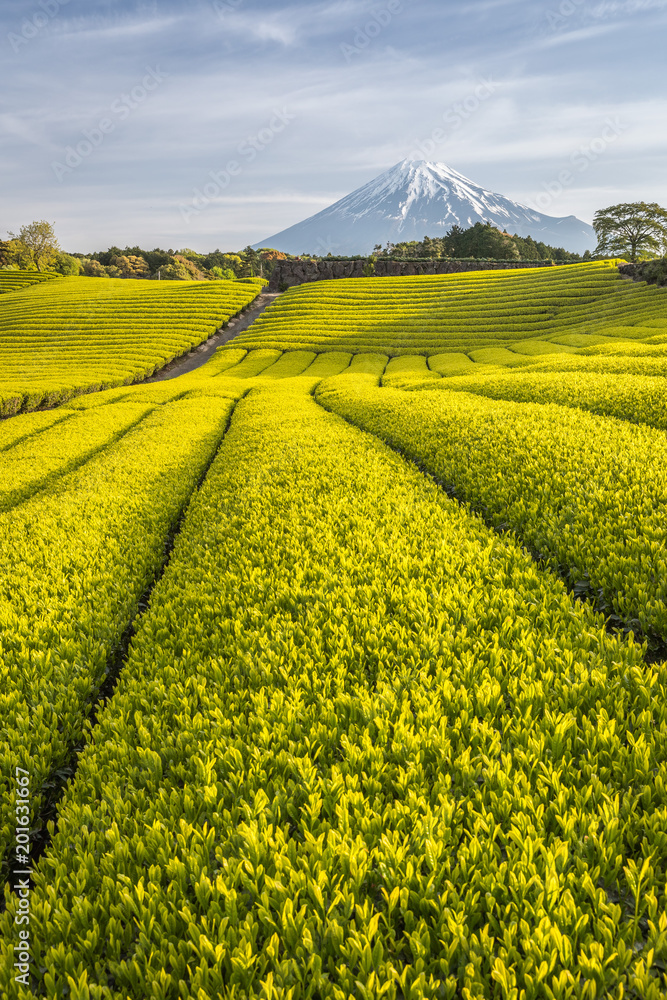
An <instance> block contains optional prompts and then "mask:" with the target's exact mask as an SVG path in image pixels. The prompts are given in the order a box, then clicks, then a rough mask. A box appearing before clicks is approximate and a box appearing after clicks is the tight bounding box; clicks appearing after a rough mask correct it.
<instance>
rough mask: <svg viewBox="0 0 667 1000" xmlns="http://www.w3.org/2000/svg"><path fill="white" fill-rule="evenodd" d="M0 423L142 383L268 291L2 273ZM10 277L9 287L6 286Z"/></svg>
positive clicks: (257, 286) (253, 286) (236, 285)
mask: <svg viewBox="0 0 667 1000" xmlns="http://www.w3.org/2000/svg"><path fill="white" fill-rule="evenodd" d="M21 273H23V274H24V275H27V276H28V277H31V280H32V281H33V284H31V285H29V286H28V285H26V286H25V287H22V288H20V289H18V290H16V289H14V290H12V289H11V287H10V289H9V290H8V292H7V294H5V295H0V414H2V415H8V414H11V413H16V412H18V411H19V410H21V409H23V410H30V409H36V408H38V407H40V406H45V405H53V404H54V403H58V402H62V401H64V400H66V399H68V398H71V397H72V396H73V395H76V394H78V393H81V392H90V391H96V390H99V389H106V388H109V387H111V386H114V385H123V384H127V383H132V382H138V381H141V380H142V379H144V378H146V376H148V375H151V374H152V373H153V372H154V371H155V370H156V369H159V368H162V367H163V366H164V365H165V364H167V363H168V362H169V361H172V360H173V359H174V358H178V357H180V356H181V355H182V354H185V353H187V352H188V351H190V350H191V349H192V348H193V347H196V346H197V345H198V344H201V343H202V342H203V341H205V340H207V339H208V338H209V337H210V336H211V335H212V334H213V333H215V331H216V330H217V329H218V328H219V327H222V326H223V325H224V324H226V323H227V322H228V320H229V319H230V318H231V317H232V316H234V315H236V314H237V313H238V312H240V311H241V310H242V309H244V308H245V307H246V306H247V305H249V304H250V302H252V300H253V299H254V298H255V297H256V296H257V295H258V294H259V292H260V290H261V283H260V282H259V281H257V282H251V283H248V284H245V283H242V282H233V281H225V282H176V281H159V282H156V281H123V280H122V279H117V278H112V279H105V280H101V279H94V278H57V279H55V280H45V281H43V282H39V283H36V282H35V281H34V278H35V276H36V272H16V271H4V272H3V271H0V291H2V289H3V284H5V283H7V284H9V285H10V286H11V285H12V282H15V281H16V280H17V279H16V278H15V275H17V274H19V275H20V274H21ZM7 275H8V276H9V277H8V278H7V277H5V276H7Z"/></svg>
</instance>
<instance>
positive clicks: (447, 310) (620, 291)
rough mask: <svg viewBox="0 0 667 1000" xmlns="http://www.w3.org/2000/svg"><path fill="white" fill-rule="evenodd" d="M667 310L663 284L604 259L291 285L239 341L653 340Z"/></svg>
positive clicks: (468, 343)
mask: <svg viewBox="0 0 667 1000" xmlns="http://www.w3.org/2000/svg"><path fill="white" fill-rule="evenodd" d="M661 317H664V293H663V292H662V291H661V290H659V289H656V288H652V287H646V286H644V285H642V284H634V283H632V282H630V281H626V280H624V279H622V278H621V276H620V275H619V273H618V270H617V268H616V266H615V265H614V263H613V262H602V263H593V264H575V265H567V266H563V267H554V268H548V269H544V270H543V269H535V270H517V271H481V272H474V273H466V274H452V275H442V276H428V277H403V278H354V279H349V280H346V279H343V280H339V281H320V282H314V283H312V284H308V285H301V286H299V287H297V288H292V289H290V290H289V291H287V292H285V293H284V294H283V295H282V296H281V297H280V298H279V299H278V300H277V301H276V302H275V303H274V304H273V305H272V306H271V307H270V308H269V309H268V310H267V312H266V313H265V314H264V315H263V316H262V317H260V319H259V320H258V321H257V323H255V324H253V326H252V327H251V329H250V330H248V331H247V332H246V333H244V334H243V335H242V336H241V337H239V338H237V339H236V340H235V341H234V344H235V346H239V347H244V348H269V349H278V350H312V351H323V350H345V351H351V352H353V353H356V352H359V351H382V352H383V353H385V354H388V355H390V356H396V355H401V354H406V353H407V354H412V353H418V354H424V355H430V354H435V353H440V352H443V351H456V352H459V351H464V352H468V351H471V350H475V349H479V348H485V347H494V346H499V347H510V346H511V345H513V344H518V343H520V342H522V341H528V340H530V341H532V340H535V339H538V340H540V341H541V340H546V341H550V342H551V341H555V340H556V341H557V340H558V339H559V337H561V336H562V335H566V334H567V335H570V336H571V335H581V336H583V337H584V338H592V337H594V336H595V337H598V338H599V337H619V336H621V337H629V338H631V339H642V338H650V337H651V336H652V335H654V334H655V333H656V332H657V331H656V330H655V329H654V323H655V322H658V323H659V322H660V319H661ZM586 343H591V340H590V339H589V340H583V341H582V343H581V344H578V345H577V346H582V347H583V346H584V345H585V344H586Z"/></svg>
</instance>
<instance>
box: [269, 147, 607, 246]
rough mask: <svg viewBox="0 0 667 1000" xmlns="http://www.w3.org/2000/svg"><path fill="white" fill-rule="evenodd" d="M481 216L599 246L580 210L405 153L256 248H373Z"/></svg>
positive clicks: (548, 238)
mask: <svg viewBox="0 0 667 1000" xmlns="http://www.w3.org/2000/svg"><path fill="white" fill-rule="evenodd" d="M476 222H490V223H492V224H493V225H494V226H497V227H498V228H499V229H502V230H506V231H507V232H509V233H511V234H512V235H514V234H515V233H516V234H517V235H519V236H532V237H533V239H536V240H542V241H543V242H544V243H547V244H549V245H550V246H556V247H564V248H565V249H566V250H570V251H573V252H576V253H583V252H584V251H585V250H594V249H595V246H596V239H595V233H594V231H593V227H592V226H589V225H588V223H586V222H582V221H581V220H580V219H577V218H576V217H575V216H574V215H568V216H566V217H564V218H557V217H554V216H551V215H543V214H542V213H541V212H537V211H534V210H533V209H532V208H528V207H527V206H526V205H521V204H519V202H516V201H511V200H510V199H509V198H505V197H503V195H501V194H495V193H494V192H493V191H486V190H485V189H484V188H481V187H480V186H479V185H478V184H475V183H474V181H471V180H469V179H468V178H467V177H464V176H463V174H459V173H458V172H457V171H456V170H452V169H451V167H447V166H445V164H444V163H429V162H427V161H426V160H403V162H402V163H397V164H396V166H395V167H392V168H391V170H387V172H386V173H384V174H381V175H380V176H379V177H376V178H375V180H372V181H370V182H369V183H368V184H364V186H363V187H360V188H358V189H357V190H356V191H353V192H352V194H349V195H347V196H346V197H345V198H341V200H340V201H337V202H336V203H335V204H334V205H331V206H330V207H329V208H325V209H324V211H322V212H318V213H317V215H313V216H311V217H310V218H309V219H305V220H304V221H303V222H299V223H297V225H295V226H290V228H289V229H285V230H283V231H282V232H281V233H276V235H275V236H270V237H269V238H268V239H267V240H263V241H262V242H261V243H258V244H256V249H261V248H262V247H273V248H274V249H276V250H282V251H283V252H284V253H291V254H300V253H309V254H316V255H318V256H326V254H327V253H331V254H333V255H334V256H344V255H345V254H352V255H354V254H366V253H370V252H371V251H372V249H373V247H374V246H375V245H376V244H377V243H380V244H382V245H384V244H385V243H387V241H390V242H392V243H402V242H404V241H406V240H422V239H423V238H424V237H425V236H431V237H435V236H444V235H445V233H446V232H447V231H448V230H449V229H451V227H452V226H454V225H458V226H461V227H462V228H464V229H467V228H468V227H469V226H473V225H474V224H475V223H476Z"/></svg>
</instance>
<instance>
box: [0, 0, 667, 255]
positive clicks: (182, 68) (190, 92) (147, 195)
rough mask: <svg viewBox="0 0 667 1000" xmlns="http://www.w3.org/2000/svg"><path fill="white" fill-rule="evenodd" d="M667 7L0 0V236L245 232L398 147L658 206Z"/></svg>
mask: <svg viewBox="0 0 667 1000" xmlns="http://www.w3.org/2000/svg"><path fill="white" fill-rule="evenodd" d="M666 26H667V0H590V2H589V0H551V2H543V0H466V2H465V3H461V2H460V0H457V2H450V0H301V2H297V0H292V2H286V0H34V2H33V0H2V5H1V8H0V27H1V29H2V30H1V32H0V34H1V36H2V37H1V38H0V44H1V45H2V47H3V56H4V59H3V65H4V72H3V82H4V87H3V94H2V103H1V104H0V134H1V137H2V141H1V145H0V164H1V167H0V169H1V170H2V188H1V192H2V215H1V216H0V238H6V232H7V231H8V230H16V229H18V228H19V227H20V226H21V225H23V224H24V223H26V222H30V221H32V220H33V219H41V218H46V219H48V220H49V221H52V222H54V223H55V224H56V232H57V234H58V236H59V238H60V242H61V245H62V246H63V248H64V249H67V250H70V251H80V252H86V251H91V250H95V249H106V248H107V247H108V246H110V245H112V244H116V245H119V246H121V247H123V246H125V245H134V244H140V245H142V246H144V247H147V248H152V247H154V246H161V247H164V248H166V249H169V248H172V249H179V248H183V247H192V248H194V249H196V250H211V249H214V248H216V247H220V248H222V249H239V248H241V247H243V246H245V245H246V244H248V243H251V242H256V241H259V240H262V239H264V238H266V237H268V236H270V235H272V234H273V233H275V232H277V231H279V230H281V229H284V228H286V227H287V226H290V225H292V224H294V223H296V222H299V221H301V220H302V219H303V218H305V217H307V216H309V215H312V214H314V213H315V212H317V211H319V210H320V209H322V208H325V207H326V206H327V205H329V204H331V203H332V202H333V201H335V200H337V199H338V198H340V197H342V196H343V195H345V194H347V193H349V192H350V191H352V190H353V189H354V188H356V187H359V186H360V185H361V184H364V183H366V182H367V181H369V180H371V179H372V178H373V177H375V176H376V175H377V174H379V173H381V172H383V171H384V170H386V169H387V168H389V167H391V166H392V165H393V164H395V163H397V162H398V161H399V160H402V159H404V158H405V157H407V156H413V157H418V158H421V159H431V160H437V161H439V162H443V163H446V164H448V165H449V166H451V167H454V168H455V169H456V170H458V171H460V172H461V173H463V174H465V175H467V176H468V177H470V178H471V179H472V180H474V181H475V182H477V183H479V184H481V185H483V186H484V187H486V188H488V189H490V190H492V191H497V192H500V193H502V194H504V195H506V196H508V197H510V198H513V199H515V200H517V201H520V202H523V203H525V204H529V205H532V206H533V207H540V208H541V210H542V211H545V212H546V213H548V214H551V215H556V216H564V215H569V214H575V215H578V216H579V217H580V218H582V219H585V220H586V221H587V222H590V221H592V217H593V214H594V212H595V211H596V209H598V208H602V207H605V206H606V205H610V204H614V203H615V202H618V201H635V200H645V201H658V202H660V203H662V204H663V205H667V171H666V170H665V165H666V154H667V129H666V128H665V121H667V96H665V88H664V81H663V77H664V49H665V28H666ZM559 178H561V180H559ZM563 178H565V183H562V182H561V181H562V179H563Z"/></svg>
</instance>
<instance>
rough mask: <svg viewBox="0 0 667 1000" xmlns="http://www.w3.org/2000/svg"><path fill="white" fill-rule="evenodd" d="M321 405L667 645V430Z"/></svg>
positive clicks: (350, 400)
mask: <svg viewBox="0 0 667 1000" xmlns="http://www.w3.org/2000/svg"><path fill="white" fill-rule="evenodd" d="M448 381H449V380H447V383H448ZM318 399H319V400H320V401H321V402H322V403H323V404H324V405H326V406H327V407H328V408H330V409H332V410H334V411H335V412H336V413H339V414H341V415H342V416H344V417H345V418H346V419H348V420H350V421H352V422H353V423H354V424H356V425H357V426H360V427H363V428H364V429H365V430H369V431H371V432H372V433H374V434H377V435H378V436H379V437H380V438H382V440H384V441H386V442H388V443H389V444H391V445H392V446H393V447H395V448H398V449H400V450H401V451H402V452H403V453H404V454H406V455H407V456H409V457H410V458H412V459H413V460H415V461H416V462H417V463H418V464H419V466H420V467H421V468H423V469H425V470H426V471H428V472H429V473H430V474H431V475H433V476H434V477H435V478H436V480H437V481H438V482H439V483H441V484H442V485H443V486H445V487H447V488H448V489H450V490H451V492H452V495H454V496H456V497H457V498H459V499H461V500H463V501H466V502H468V503H471V504H472V505H473V506H474V508H476V509H478V510H480V511H483V513H484V516H485V517H486V518H487V520H488V521H489V523H490V524H492V525H493V526H494V527H496V528H502V529H507V528H510V529H512V530H513V531H515V532H516V534H517V535H518V536H519V538H520V539H521V540H522V541H523V542H525V543H526V544H527V545H528V546H529V547H530V549H531V550H532V552H534V553H535V554H536V555H538V556H539V557H541V558H543V559H545V560H546V561H547V562H548V563H549V564H550V565H552V566H553V567H554V568H555V569H557V570H559V571H560V572H561V573H562V575H563V576H564V577H565V578H566V579H567V580H568V582H569V584H570V586H571V587H573V588H574V589H575V592H576V593H584V594H587V593H591V594H592V595H594V596H596V597H598V598H599V600H600V602H601V606H603V607H605V608H608V609H609V610H613V611H614V612H615V613H616V615H617V616H618V617H619V618H620V619H621V620H623V621H624V622H628V623H634V624H635V627H636V624H637V623H638V624H639V625H640V626H641V627H642V628H643V629H645V630H646V631H647V632H648V633H649V634H650V635H657V636H658V637H660V639H661V640H663V641H665V640H667V608H666V607H665V600H666V599H667V546H666V542H667V522H666V521H665V517H664V510H665V506H666V505H667V438H666V437H665V434H664V432H663V431H660V430H656V429H654V428H652V427H647V426H636V425H634V424H630V423H627V422H625V421H622V420H612V419H609V418H605V417H600V416H597V415H594V414H591V413H585V412H582V411H580V410H572V409H569V408H567V407H564V406H556V405H554V404H544V405H540V404H535V403H512V402H505V401H496V400H490V399H486V398H484V397H481V396H475V395H471V394H468V393H464V392H447V391H446V390H445V391H440V390H437V391H432V392H426V391H422V392H411V393H406V392H401V391H398V390H395V389H378V388H377V387H376V386H373V385H371V384H369V383H368V382H365V381H364V377H363V376H362V377H359V378H357V379H356V380H355V381H354V382H353V381H352V380H351V379H349V380H343V379H339V380H331V381H330V382H329V383H325V384H324V385H323V386H322V387H321V389H320V392H319V393H318ZM666 842H667V841H666Z"/></svg>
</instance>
